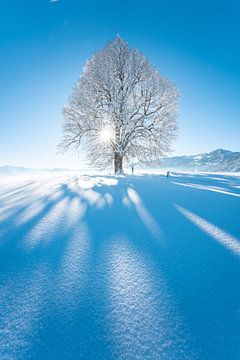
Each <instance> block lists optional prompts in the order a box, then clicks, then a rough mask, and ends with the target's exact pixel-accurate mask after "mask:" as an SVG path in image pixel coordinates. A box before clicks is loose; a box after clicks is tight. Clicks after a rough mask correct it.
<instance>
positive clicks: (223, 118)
mask: <svg viewBox="0 0 240 360" xmlns="http://www.w3.org/2000/svg"><path fill="white" fill-rule="evenodd" d="M239 4H240V3H239V1H237V0H236V1H232V0H228V1H225V0H222V1H215V0H212V1H206V0H202V1H192V0H191V1H190V0H182V1H166V0H165V1H161V0H159V1H157V0H156V1H153V0H148V1H131V0H130V1H104V0H103V1H96V0H95V1H84V2H82V1H77V0H59V1H56V2H52V3H51V2H49V1H48V0H32V1H30V0H23V1H20V0H12V1H9V0H1V1H0V90H1V93H0V95H1V96H0V165H4V164H13V165H23V166H32V167H78V166H83V163H82V160H81V159H78V158H77V157H76V156H75V157H74V156H73V157H72V156H71V155H70V154H69V155H65V156H61V155H56V146H57V143H58V142H59V140H60V137H61V123H62V115H61V110H62V107H63V105H64V104H65V103H66V102H67V99H68V96H69V94H70V91H71V89H72V87H73V85H74V83H75V81H76V80H77V79H78V77H79V75H80V74H81V71H82V67H83V65H84V63H85V61H86V60H87V59H88V58H89V57H90V56H91V54H92V53H93V52H95V51H96V50H98V49H101V48H102V47H103V46H104V45H105V44H106V43H107V42H108V41H109V40H111V39H112V38H113V37H114V36H115V35H116V34H120V35H121V37H123V38H124V39H125V40H127V41H128V42H129V45H130V46H131V47H137V48H139V49H140V50H141V51H142V52H144V53H145V55H146V56H147V57H148V58H149V59H150V60H151V61H152V63H154V64H155V65H156V66H157V68H158V69H159V71H160V73H161V74H162V75H164V76H168V77H170V78H171V79H173V80H175V81H176V84H177V86H178V88H179V90H180V94H181V101H180V115H179V127H180V132H179V137H178V140H177V141H176V142H175V143H174V144H173V148H174V149H175V152H174V153H175V154H179V155H180V154H192V153H198V152H207V151H211V150H214V149H216V148H219V147H221V148H227V149H230V150H236V151H240V141H239V134H240V40H239V39H240V21H239V19H240V5H239Z"/></svg>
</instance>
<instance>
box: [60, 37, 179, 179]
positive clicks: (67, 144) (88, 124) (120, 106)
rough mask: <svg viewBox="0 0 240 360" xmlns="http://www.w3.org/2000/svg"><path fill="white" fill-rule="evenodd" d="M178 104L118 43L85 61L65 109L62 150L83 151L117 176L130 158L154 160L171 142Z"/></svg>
mask: <svg viewBox="0 0 240 360" xmlns="http://www.w3.org/2000/svg"><path fill="white" fill-rule="evenodd" d="M177 103H178V92H177V89H176V87H175V85H174V84H173V83H172V82H171V81H170V80H168V79H166V78H163V77H161V76H160V75H159V73H158V71H157V70H156V69H155V68H154V67H153V66H152V65H151V64H150V63H149V62H148V60H147V59H146V58H145V56H144V55H143V54H141V53H140V52H139V51H138V50H137V49H130V48H129V47H128V44H127V43H126V42H125V41H123V40H122V39H121V38H120V37H117V38H116V39H114V40H113V41H112V42H110V43H109V44H108V45H107V46H106V47H105V48H104V49H103V50H101V51H99V52H97V53H96V54H94V55H93V56H92V58H91V59H90V60H89V61H87V63H86V65H85V67H84V70H83V74H82V76H81V77H80V79H79V80H78V82H77V84H76V86H75V88H74V89H73V91H72V94H71V97H70V100H69V103H68V105H67V106H65V107H64V111H63V113H64V119H65V120H64V126H63V134H64V137H63V140H62V142H61V144H60V145H59V146H60V149H61V150H62V151H63V152H65V151H67V150H68V149H70V148H73V149H76V150H81V151H83V152H85V153H86V155H87V157H88V159H89V161H90V162H91V163H92V164H94V165H95V166H97V167H99V168H105V167H109V166H111V165H114V170H115V173H117V172H118V173H119V172H122V169H123V161H124V162H127V161H129V160H130V159H131V158H132V157H135V158H137V159H138V160H139V161H144V162H146V161H154V160H158V159H159V158H160V157H161V156H163V155H165V154H166V153H167V152H169V151H170V145H171V142H172V140H173V138H174V137H175V134H176V129H177V125H176V116H177Z"/></svg>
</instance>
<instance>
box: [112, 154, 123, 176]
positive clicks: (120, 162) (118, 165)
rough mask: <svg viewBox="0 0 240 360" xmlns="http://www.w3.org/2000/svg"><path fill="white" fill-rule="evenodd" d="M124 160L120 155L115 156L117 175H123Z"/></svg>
mask: <svg viewBox="0 0 240 360" xmlns="http://www.w3.org/2000/svg"><path fill="white" fill-rule="evenodd" d="M122 165H123V158H122V156H121V155H120V154H118V153H115V154H114V172H115V174H122V172H123V168H122Z"/></svg>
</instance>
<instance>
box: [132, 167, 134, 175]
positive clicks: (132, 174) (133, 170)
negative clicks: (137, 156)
mask: <svg viewBox="0 0 240 360" xmlns="http://www.w3.org/2000/svg"><path fill="white" fill-rule="evenodd" d="M133 173H134V165H133V164H132V175H133Z"/></svg>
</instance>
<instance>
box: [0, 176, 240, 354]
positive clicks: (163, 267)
mask: <svg viewBox="0 0 240 360" xmlns="http://www.w3.org/2000/svg"><path fill="white" fill-rule="evenodd" d="M0 209H1V211H0V308H1V311H0V359H1V360H42V359H46V360H47V359H49V360H50V359H54V360H62V359H71V360H78V359H89V360H97V359H99V360H100V359H101V360H103V359H104V360H129V359H133V360H135V359H139V360H146V359H149V360H150V359H151V360H155V359H156V360H158V359H161V360H187V359H188V360H197V359H201V360H215V359H217V360H226V359H231V360H238V359H239V354H240V342H239V333H240V282H239V274H240V232H239V230H240V228H239V223H240V217H239V216H240V178H239V177H238V176H233V175H231V176H229V175H221V174H218V175H216V174H214V175H210V174H199V175H197V174H183V173H175V174H172V175H171V176H170V177H169V178H166V176H165V177H164V176H159V175H157V176H153V175H150V174H148V175H145V176H134V177H131V176H126V177H124V176H119V177H114V176H79V174H74V175H73V174H71V175H67V174H63V173H58V174H56V173H55V174H53V173H51V174H48V175H46V174H44V175H43V174H42V175H41V176H40V175H39V174H36V175H26V176H23V175H21V176H15V177H13V176H11V177H2V178H1V179H0Z"/></svg>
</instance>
